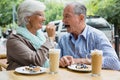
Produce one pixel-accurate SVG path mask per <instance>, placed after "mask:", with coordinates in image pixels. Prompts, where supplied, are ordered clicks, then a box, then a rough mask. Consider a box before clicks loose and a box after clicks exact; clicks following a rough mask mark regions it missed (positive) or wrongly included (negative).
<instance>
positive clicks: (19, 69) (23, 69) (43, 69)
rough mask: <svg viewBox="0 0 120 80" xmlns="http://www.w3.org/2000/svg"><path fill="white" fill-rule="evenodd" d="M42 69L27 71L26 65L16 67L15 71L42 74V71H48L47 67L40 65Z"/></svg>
mask: <svg viewBox="0 0 120 80" xmlns="http://www.w3.org/2000/svg"><path fill="white" fill-rule="evenodd" d="M40 69H41V70H40V71H37V72H32V71H27V70H25V66H23V67H18V68H16V69H15V72H18V73H21V74H40V73H44V72H46V70H47V69H46V68H43V67H40Z"/></svg>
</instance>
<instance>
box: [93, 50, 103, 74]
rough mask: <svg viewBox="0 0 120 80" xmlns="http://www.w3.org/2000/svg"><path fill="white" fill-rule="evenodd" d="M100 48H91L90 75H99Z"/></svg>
mask: <svg viewBox="0 0 120 80" xmlns="http://www.w3.org/2000/svg"><path fill="white" fill-rule="evenodd" d="M102 54H103V52H102V50H92V51H91V58H92V76H100V73H101V68H102Z"/></svg>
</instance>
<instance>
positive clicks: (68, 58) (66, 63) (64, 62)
mask: <svg viewBox="0 0 120 80" xmlns="http://www.w3.org/2000/svg"><path fill="white" fill-rule="evenodd" d="M59 63H60V67H66V66H69V65H71V64H74V61H73V57H72V56H63V57H62V58H61V59H60V62H59Z"/></svg>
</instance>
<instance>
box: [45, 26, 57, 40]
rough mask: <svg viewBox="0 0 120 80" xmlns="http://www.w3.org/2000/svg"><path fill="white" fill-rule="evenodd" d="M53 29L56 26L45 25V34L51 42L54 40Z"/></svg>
mask: <svg viewBox="0 0 120 80" xmlns="http://www.w3.org/2000/svg"><path fill="white" fill-rule="evenodd" d="M55 27H56V26H55V25H54V24H48V25H46V32H47V34H48V37H49V38H50V39H51V40H54V39H55Z"/></svg>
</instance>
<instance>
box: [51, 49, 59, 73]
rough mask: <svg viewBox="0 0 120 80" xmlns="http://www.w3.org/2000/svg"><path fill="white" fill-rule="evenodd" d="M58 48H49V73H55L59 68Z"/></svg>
mask: <svg viewBox="0 0 120 80" xmlns="http://www.w3.org/2000/svg"><path fill="white" fill-rule="evenodd" d="M59 58H60V49H50V50H49V62H50V74H56V73H58V70H59Z"/></svg>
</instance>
